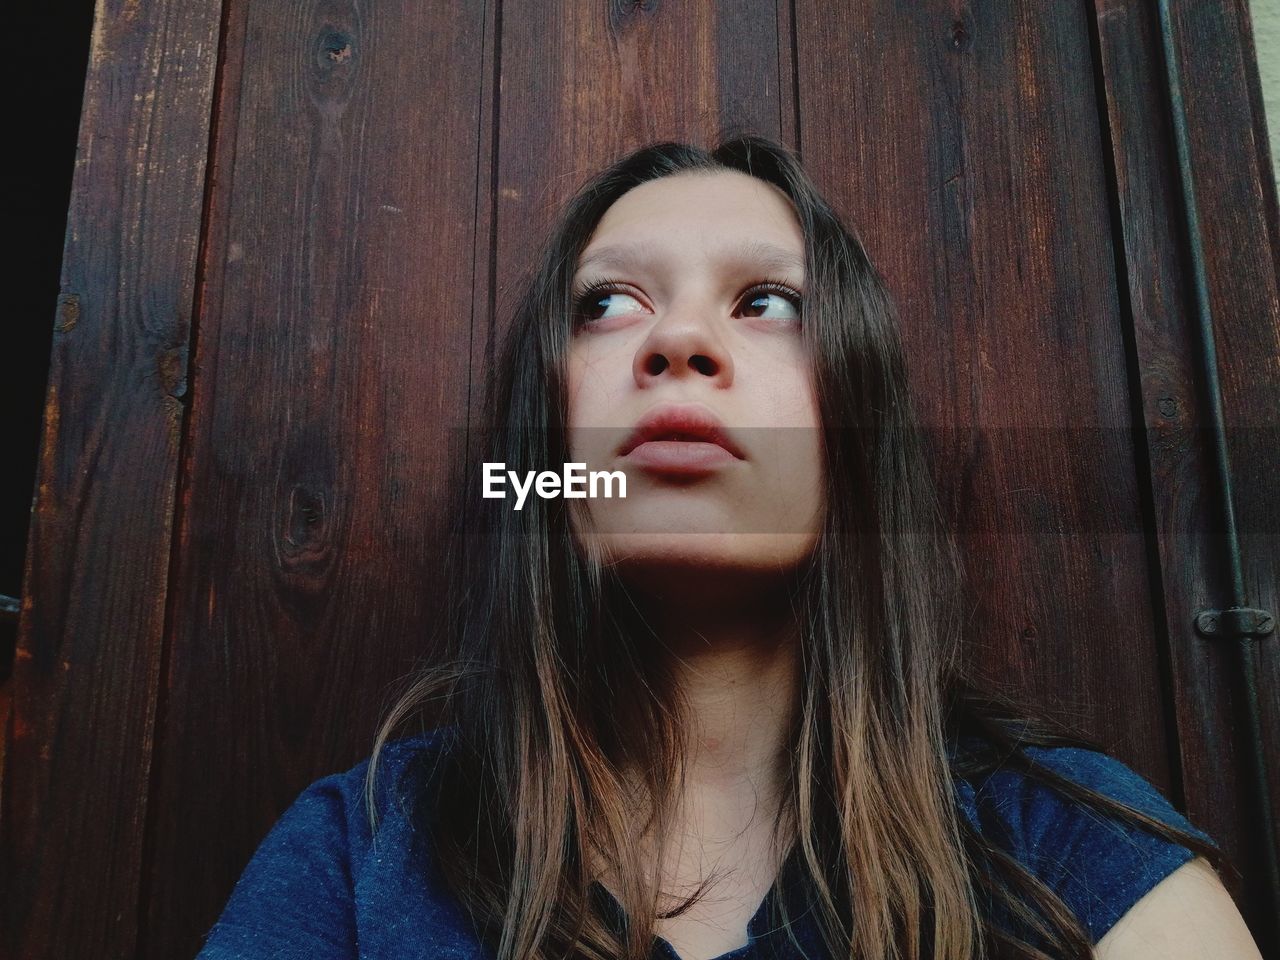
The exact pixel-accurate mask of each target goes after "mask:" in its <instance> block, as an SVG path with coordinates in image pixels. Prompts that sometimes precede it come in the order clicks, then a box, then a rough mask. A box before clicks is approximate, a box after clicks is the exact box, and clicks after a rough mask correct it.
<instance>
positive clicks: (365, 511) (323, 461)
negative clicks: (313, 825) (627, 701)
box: [139, 0, 492, 958]
mask: <svg viewBox="0 0 1280 960" xmlns="http://www.w3.org/2000/svg"><path fill="white" fill-rule="evenodd" d="M485 10H486V6H485V5H482V4H464V5H453V6H441V5H433V4H421V3H412V2H407V0H406V2H398V3H396V2H393V3H380V4H376V5H372V6H370V5H364V4H355V3H346V2H323V3H310V2H290V3H280V2H251V0H243V2H235V3H233V4H232V5H231V8H230V13H229V17H228V27H227V39H226V44H225V60H224V65H223V82H222V85H221V89H220V92H219V97H218V111H217V121H216V122H217V126H216V131H217V133H216V144H215V154H214V158H215V159H214V167H213V185H214V186H213V190H212V193H211V199H210V208H209V219H208V231H209V241H208V251H209V253H208V275H207V276H208V280H207V283H206V285H205V291H204V309H203V311H202V313H201V315H200V317H199V336H198V339H197V348H196V357H195V360H196V372H195V375H194V378H193V383H192V430H191V443H190V447H189V452H188V455H187V456H186V457H185V458H184V470H185V475H186V484H185V495H184V498H183V506H182V514H181V523H180V526H179V528H178V531H177V538H176V547H175V553H176V557H175V582H174V593H175V602H174V616H173V625H172V650H173V652H172V657H171V659H170V664H169V671H168V675H167V677H166V694H167V699H166V704H167V706H166V709H165V710H164V711H163V717H162V722H161V724H160V728H159V733H158V741H159V743H158V768H157V773H156V788H155V795H156V797H157V807H156V810H157V815H156V816H155V817H154V818H153V820H152V823H151V831H152V835H153V840H154V842H153V847H154V856H153V858H152V859H151V861H150V862H149V864H148V869H149V872H150V878H151V884H150V892H149V896H148V897H147V898H146V900H145V901H144V904H143V911H144V917H145V919H146V924H147V929H148V932H149V938H148V940H147V941H146V943H145V949H143V950H141V951H140V954H139V955H140V956H148V957H157V958H160V957H176V956H192V955H194V954H195V952H196V950H197V949H198V947H199V945H200V938H201V937H202V936H203V935H204V934H205V933H206V932H207V930H208V928H209V927H210V926H211V925H212V923H213V922H214V920H215V919H216V917H217V915H218V913H219V911H220V910H221V909H222V907H223V905H224V904H225V902H226V899H227V896H228V895H229V894H230V891H231V888H232V886H233V884H234V882H235V880H236V878H237V877H238V876H239V874H240V872H241V870H242V869H243V867H244V865H245V863H246V862H247V860H248V858H249V856H250V854H251V853H252V852H253V850H254V848H255V847H256V846H257V844H258V843H259V841H261V839H262V837H263V836H264V835H265V834H266V832H267V830H268V829H269V828H270V826H271V825H272V823H273V822H274V821H275V820H276V818H277V817H278V816H279V814H280V813H281V812H282V811H283V810H284V809H285V808H286V807H287V806H288V805H289V803H291V802H292V801H293V799H294V798H295V797H296V796H297V794H298V792H299V791H301V790H302V789H303V788H304V787H305V786H306V785H307V784H308V783H309V782H310V781H312V780H314V779H315V778H317V777H319V776H322V775H324V774H326V773H330V772H333V771H335V770H340V769H345V768H346V767H348V766H350V765H352V764H354V763H355V762H357V761H358V760H359V759H361V758H362V757H364V756H366V755H367V754H368V753H369V750H370V747H371V745H372V738H373V734H374V732H375V728H376V722H377V721H378V720H379V719H380V718H381V716H382V712H383V710H384V709H385V708H386V706H388V705H389V702H390V698H391V691H392V685H393V682H394V681H396V680H398V679H399V678H400V677H402V675H403V674H404V673H405V672H406V671H408V670H409V669H410V668H411V667H412V665H413V660H414V658H415V657H419V656H422V655H425V654H427V653H428V646H429V643H430V628H431V626H432V624H433V623H434V622H435V619H436V618H435V617H434V616H433V613H434V611H436V610H437V609H438V605H439V604H441V603H444V602H447V598H445V597H442V596H440V594H439V591H438V589H437V586H436V585H437V584H438V583H439V579H440V577H439V573H440V565H441V563H442V561H443V558H442V557H440V556H439V555H438V553H437V552H436V551H437V547H438V544H439V543H440V542H441V539H440V536H439V526H440V524H441V523H443V520H444V518H443V517H442V516H441V515H440V509H439V507H440V504H441V502H442V501H443V496H444V494H446V493H447V492H448V487H449V485H450V483H451V481H452V475H451V471H452V469H453V465H454V464H453V461H454V458H455V456H456V453H457V448H458V446H459V443H460V441H461V440H462V439H463V438H464V436H465V430H466V423H467V414H468V410H467V402H468V391H469V389H470V384H469V370H470V356H469V354H470V349H471V329H472V324H473V323H474V322H475V321H476V317H477V314H479V315H480V317H481V319H483V313H484V311H483V309H482V308H483V303H484V300H483V299H482V298H481V299H477V297H476V292H477V290H479V291H480V292H481V293H483V291H484V283H483V282H478V280H477V277H478V276H479V275H482V274H483V272H484V270H485V260H484V257H483V251H484V250H485V249H487V246H488V243H487V239H486V238H485V236H484V231H483V229H482V230H481V235H480V236H479V237H478V236H477V232H476V207H477V202H478V194H479V193H480V192H481V191H483V190H484V189H486V188H487V174H486V172H485V164H484V162H483V161H482V160H481V159H478V158H481V157H482V156H483V154H484V153H485V152H487V151H488V149H489V145H488V133H487V130H486V127H485V122H484V121H485V120H486V117H487V110H485V111H480V110H479V109H478V107H479V104H480V103H481V102H482V98H483V97H485V96H486V95H487V93H486V91H487V90H488V85H489V84H488V80H487V75H486V73H485V70H486V69H487V66H486V65H487V64H488V63H489V60H488V57H487V54H486V50H487V49H488V47H487V44H488V41H487V40H486V37H487V36H488V35H489V32H490V31H491V30H492V22H491V21H490V22H486V21H485V19H484V17H485ZM491 15H492V11H491V10H490V16H491Z"/></svg>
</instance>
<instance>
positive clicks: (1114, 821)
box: [957, 746, 1213, 943]
mask: <svg viewBox="0 0 1280 960" xmlns="http://www.w3.org/2000/svg"><path fill="white" fill-rule="evenodd" d="M1021 753H1022V755H1023V756H1024V757H1025V762H1018V761H1017V760H1016V759H1009V758H1005V759H1003V760H1001V761H998V762H994V763H991V764H988V765H985V766H983V767H979V772H977V773H975V774H973V775H968V776H962V777H961V778H960V779H959V780H958V782H957V795H958V798H959V800H960V806H961V808H962V810H963V812H964V813H965V815H966V816H967V818H968V819H969V821H970V823H971V825H973V826H974V827H975V828H976V829H977V830H978V831H979V832H980V833H981V834H983V836H984V837H986V838H987V839H988V840H989V841H991V842H993V843H995V844H996V845H997V846H999V847H1001V848H1002V849H1004V850H1005V851H1006V852H1007V853H1008V854H1010V855H1011V856H1012V857H1013V858H1014V859H1015V860H1017V861H1018V862H1019V863H1020V864H1021V865H1022V866H1023V867H1025V868H1026V869H1027V870H1028V872H1030V873H1031V874H1032V875H1033V876H1035V877H1036V878H1037V879H1039V880H1040V881H1042V882H1043V883H1045V884H1046V885H1047V886H1048V887H1049V888H1050V889H1051V890H1053V891H1054V893H1056V894H1057V895H1058V896H1059V897H1061V898H1062V899H1063V900H1064V901H1065V902H1066V904H1067V906H1068V907H1070V908H1071V909H1072V911H1073V912H1074V913H1075V914H1076V916H1077V917H1079V918H1080V920H1081V922H1082V923H1084V925H1085V927H1086V929H1088V931H1089V932H1090V934H1091V936H1092V939H1093V942H1094V943H1097V941H1098V940H1100V939H1101V938H1102V935H1103V934H1105V933H1106V932H1107V930H1109V929H1110V928H1111V926H1112V925H1114V924H1115V922H1116V921H1117V920H1119V918H1120V917H1121V916H1123V915H1124V914H1125V912H1127V911H1128V909H1129V908H1130V907H1131V906H1132V905H1133V904H1134V903H1136V902H1137V901H1138V900H1139V899H1141V897H1142V896H1143V895H1145V894H1146V893H1147V892H1148V891H1150V890H1151V889H1152V888H1153V887H1154V886H1155V885H1156V884H1157V883H1159V882H1160V881H1161V880H1163V879H1164V878H1165V877H1167V876H1168V875H1169V874H1171V873H1172V872H1173V871H1174V870H1176V869H1177V868H1179V867H1181V866H1182V865H1183V864H1185V863H1187V862H1189V861H1190V860H1192V859H1193V858H1194V857H1195V856H1196V851H1194V850H1193V849H1191V848H1189V847H1187V846H1184V845H1183V844H1182V843H1180V842H1178V841H1176V840H1173V839H1169V838H1166V837H1164V836H1161V835H1160V834H1159V833H1158V832H1157V831H1155V830H1152V829H1150V828H1149V827H1146V826H1143V825H1141V824H1138V823H1135V822H1133V821H1132V820H1131V819H1128V818H1126V817H1125V816H1123V815H1121V814H1119V813H1118V812H1117V811H1115V810H1112V809H1108V806H1109V805H1108V804H1107V803H1106V802H1105V801H1113V802H1115V803H1118V804H1121V805H1123V806H1124V807H1126V808H1129V809H1130V810H1133V811H1137V812H1138V813H1139V814H1142V815H1144V816H1146V817H1149V818H1151V819H1152V820H1155V821H1157V822H1158V823H1159V824H1162V825H1164V826H1166V827H1170V828H1172V829H1174V830H1177V831H1182V832H1184V833H1186V834H1190V835H1191V836H1194V837H1196V838H1198V839H1200V840H1202V841H1205V842H1208V843H1210V844H1212V842H1213V841H1212V839H1211V838H1210V837H1209V836H1208V835H1207V834H1205V833H1204V832H1203V831H1201V830H1199V829H1197V828H1196V827H1195V826H1194V825H1192V824H1191V823H1190V821H1188V819H1187V818H1186V816H1185V815H1184V814H1182V813H1181V812H1180V811H1179V810H1178V809H1177V808H1175V807H1174V805H1173V804H1172V803H1171V802H1170V801H1169V800H1168V798H1167V797H1166V796H1165V795H1164V794H1163V793H1162V792H1161V791H1160V790H1159V789H1158V788H1157V787H1156V786H1155V784H1153V783H1152V782H1151V781H1150V780H1149V779H1147V778H1146V777H1144V776H1143V775H1141V774H1139V773H1138V772H1137V771H1136V770H1134V769H1133V768H1132V767H1130V766H1129V765H1128V764H1126V763H1124V762H1123V761H1121V760H1119V759H1117V758H1116V757H1114V756H1112V755H1110V754H1108V753H1105V752H1103V751H1101V750H1096V749H1092V748H1089V747H1082V746H1027V747H1024V748H1023V749H1022V751H1021ZM1064 782H1065V783H1064ZM1072 785H1074V786H1075V787H1082V788H1084V789H1085V790H1087V791H1091V792H1092V793H1094V794H1098V795H1100V796H1101V797H1102V798H1104V802H1103V803H1100V804H1099V803H1091V802H1088V801H1086V800H1082V799H1080V798H1078V797H1075V796H1072Z"/></svg>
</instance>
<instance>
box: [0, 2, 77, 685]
mask: <svg viewBox="0 0 1280 960" xmlns="http://www.w3.org/2000/svg"><path fill="white" fill-rule="evenodd" d="M93 10H94V4H93V3H92V0H51V2H48V3H41V4H30V5H23V4H20V5H18V6H17V7H14V8H13V9H12V10H11V11H10V18H11V24H12V26H13V27H14V31H13V33H12V36H13V37H14V38H18V39H19V41H20V42H18V43H16V44H13V45H11V49H10V53H9V56H8V57H6V66H5V71H6V83H5V86H6V87H7V89H8V90H9V91H10V97H11V100H10V102H11V103H13V104H14V105H15V110H16V113H17V117H16V122H12V123H11V124H10V125H9V128H8V129H9V133H10V136H11V141H10V142H11V143H12V144H13V145H14V147H15V149H14V150H12V154H13V156H14V169H15V170H16V176H15V177H14V179H13V180H11V181H10V182H9V184H8V189H7V190H6V201H5V207H6V210H5V213H6V216H5V227H6V232H7V233H8V235H9V241H10V242H9V244H8V248H9V250H10V253H9V255H8V259H9V263H8V267H9V271H10V272H9V276H10V278H11V279H10V286H9V290H10V295H11V297H12V299H11V300H10V301H9V310H8V323H7V324H6V327H7V328H8V330H9V331H10V332H9V337H10V338H11V339H10V341H9V342H8V344H6V349H5V350H4V351H3V352H2V353H0V356H2V357H3V360H2V361H0V363H2V364H3V366H2V367H0V371H3V372H2V373H0V379H2V380H3V384H4V400H3V403H4V431H5V437H4V447H5V450H4V460H5V462H6V463H7V464H9V466H8V468H7V470H6V472H7V473H8V475H9V483H8V484H7V486H8V488H9V492H8V493H7V494H6V495H5V497H4V500H3V502H0V679H7V678H8V676H9V675H10V673H11V671H12V668H13V655H14V643H15V641H16V639H17V630H18V601H19V598H20V597H21V595H22V574H23V558H24V556H25V554H26V546H27V527H28V524H29V523H30V520H31V503H32V496H33V493H34V489H35V473H36V462H37V458H38V455H39V447H40V432H41V423H42V419H43V417H42V411H43V409H44V396H45V386H46V381H47V378H48V373H49V350H50V345H51V342H52V336H53V316H54V309H55V305H56V300H57V296H58V286H59V274H60V272H61V269H62V245H63V238H64V236H65V233H66V226H67V206H68V204H69V201H70V196H71V177H72V172H73V171H74V169H75V158H76V140H77V134H78V131H79V126H80V105H81V101H82V98H83V96H84V79H85V72H86V69H87V67H88V62H89V41H90V37H91V35H92V31H93Z"/></svg>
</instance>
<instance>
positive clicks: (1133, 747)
mask: <svg viewBox="0 0 1280 960" xmlns="http://www.w3.org/2000/svg"><path fill="white" fill-rule="evenodd" d="M796 22H797V24H798V30H799V33H798V37H797V48H798V51H799V53H798V60H799V66H800V97H799V99H800V103H801V107H802V109H801V116H800V137H801V139H802V141H803V143H804V145H805V154H806V158H807V160H808V161H809V163H810V165H811V166H812V167H813V168H814V169H815V172H816V173H817V174H818V176H819V178H820V180H821V181H822V184H821V185H822V186H823V188H824V189H825V190H826V192H827V193H828V195H830V196H831V197H832V198H833V199H834V202H835V203H836V205H837V207H838V209H840V210H841V211H842V212H844V213H846V214H847V215H848V219H849V220H850V221H851V222H852V223H853V224H854V225H855V226H856V227H858V228H859V229H860V231H861V232H862V234H863V237H864V240H865V242H866V244H867V247H868V249H869V251H870V253H871V255H872V258H873V260H875V262H876V263H877V264H878V265H879V266H880V269H881V271H882V272H883V273H884V274H885V276H886V278H887V280H888V283H889V286H890V288H891V289H892V291H893V293H894V295H895V297H896V299H897V301H898V304H899V308H900V313H901V319H902V326H903V329H904V336H905V338H906V345H907V351H908V356H909V365H910V367H911V373H912V377H913V381H914V387H915V395H916V397H917V398H918V402H919V407H920V413H921V417H922V419H923V420H924V422H925V424H926V426H927V427H928V429H929V430H930V431H931V439H932V440H933V442H934V444H935V447H936V454H937V456H936V464H937V466H936V471H937V475H938V478H939V481H940V484H941V487H942V490H943V496H944V503H945V504H946V506H947V508H948V513H949V516H950V518H951V521H952V523H953V524H954V525H955V528H956V529H957V530H958V531H959V535H960V539H961V544H962V547H963V548H964V550H965V561H966V564H967V567H968V571H969V574H970V578H971V583H970V590H971V594H972V596H971V601H970V606H971V609H970V617H969V620H968V629H969V633H970V637H971V641H972V644H973V647H972V654H973V657H974V660H975V662H976V663H977V664H978V666H979V667H980V669H981V672H983V673H985V674H986V675H987V676H989V677H992V678H994V679H996V680H998V681H1001V682H1003V683H1004V684H1006V685H1012V686H1015V687H1016V688H1018V689H1019V691H1020V692H1022V693H1024V694H1025V695H1027V696H1029V697H1030V698H1031V699H1033V700H1034V701H1036V702H1039V703H1042V704H1044V705H1046V706H1048V707H1049V708H1050V709H1052V710H1053V711H1054V712H1055V713H1057V714H1058V715H1059V716H1061V717H1063V718H1064V719H1067V720H1069V721H1072V722H1074V723H1076V724H1077V725H1078V726H1080V727H1082V728H1084V730H1085V731H1086V732H1088V733H1090V734H1092V735H1093V736H1094V737H1096V738H1097V739H1098V740H1100V741H1101V742H1102V743H1103V745H1104V746H1106V747H1107V748H1108V749H1109V750H1110V751H1111V752H1113V753H1114V754H1116V755H1117V756H1119V757H1120V758H1121V759H1123V760H1125V761H1127V762H1129V763H1131V764H1133V765H1134V766H1135V767H1136V768H1137V769H1138V770H1139V771H1141V772H1142V773H1143V774H1145V775H1146V776H1148V777H1150V778H1151V779H1152V780H1153V781H1154V782H1155V783H1156V784H1157V785H1158V786H1160V787H1162V788H1163V789H1166V790H1168V789H1169V788H1170V786H1171V771H1170V769H1169V766H1168V762H1167V742H1166V732H1165V728H1164V722H1163V716H1164V710H1165V699H1164V695H1163V692H1162V688H1161V678H1160V674H1159V671H1158V645H1157V635H1156V629H1155V623H1154V620H1153V599H1152V595H1151V583H1150V576H1151V570H1150V568H1149V561H1148V556H1147V546H1146V542H1145V537H1144V532H1143V527H1142V523H1141V515H1140V513H1139V503H1140V500H1139V498H1140V496H1141V490H1140V487H1139V484H1138V481H1137V472H1136V464H1135V454H1134V449H1133V442H1134V438H1133V436H1132V435H1131V431H1130V420H1131V416H1132V414H1131V399H1130V395H1129V392H1130V384H1129V376H1128V372H1127V360H1126V349H1125V341H1124V336H1123V326H1122V323H1121V320H1122V318H1121V312H1120V305H1119V299H1118V291H1117V285H1116V276H1115V251H1114V248H1113V245H1112V238H1111V236H1110V230H1109V215H1108V204H1107V186H1106V180H1105V175H1104V173H1105V167H1104V165H1103V163H1104V157H1103V151H1102V141H1101V127H1100V119H1099V115H1098V104H1097V103H1096V99H1095V92H1094V87H1093V84H1092V76H1093V60H1092V50H1091V46H1090V34H1089V23H1088V20H1087V19H1086V17H1085V15H1084V11H1083V10H1081V9H1078V8H1070V7H1058V6H1055V7H1054V8H1053V9H1052V11H1050V10H1049V8H1048V7H1040V6H1036V5H1027V4H1018V3H1011V2H1007V0H1005V2H985V3H981V4H976V3H974V4H963V3H951V2H938V0H934V2H927V3H920V4H913V5H912V6H911V8H910V11H906V10H905V9H904V8H903V7H902V6H901V5H900V4H893V3H883V2H882V3H870V4H863V5H859V6H858V7H857V8H856V10H855V9H853V8H849V9H848V11H847V12H844V13H842V14H841V15H840V16H838V17H833V16H832V15H831V13H830V11H829V9H828V8H825V7H823V6H822V5H820V4H815V3H813V2H810V0H797V15H796ZM885 78H891V79H890V81H889V82H885Z"/></svg>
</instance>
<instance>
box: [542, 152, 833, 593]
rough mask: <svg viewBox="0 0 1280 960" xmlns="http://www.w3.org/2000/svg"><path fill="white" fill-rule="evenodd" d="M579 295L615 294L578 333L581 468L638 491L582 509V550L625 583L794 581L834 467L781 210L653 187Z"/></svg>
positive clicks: (718, 182)
mask: <svg viewBox="0 0 1280 960" xmlns="http://www.w3.org/2000/svg"><path fill="white" fill-rule="evenodd" d="M574 280H575V288H574V289H575V298H576V295H577V294H579V293H581V292H582V291H583V290H584V289H585V288H587V287H589V286H591V285H595V284H601V282H603V281H608V282H607V283H604V284H603V285H597V286H595V287H594V289H591V290H590V291H589V292H588V293H587V294H586V296H585V297H583V298H582V299H581V300H580V301H579V311H580V312H579V316H577V317H576V318H574V321H573V322H574V325H575V326H574V332H573V334H572V340H571V345H570V349H569V356H568V370H567V376H568V389H569V396H568V416H569V432H570V440H569V443H570V449H571V453H572V460H573V462H580V463H585V464H586V470H587V471H597V470H609V471H615V470H620V471H622V472H623V473H624V474H625V475H626V491H627V495H626V498H625V499H621V498H617V497H616V487H615V496H614V497H613V498H605V497H595V498H588V499H585V500H582V501H580V503H581V504H583V505H584V509H585V512H586V516H587V518H588V523H587V529H582V527H581V526H580V525H579V524H578V523H577V522H575V534H576V536H577V537H578V539H579V543H580V544H581V543H583V542H584V541H585V542H586V543H589V544H590V545H591V547H592V548H594V549H596V550H598V551H599V554H600V556H601V559H602V560H603V561H604V562H605V563H609V564H616V565H618V568H619V570H620V572H623V573H625V572H628V571H637V572H638V571H643V572H645V573H647V574H653V573H658V572H663V571H665V572H667V573H675V574H677V575H678V576H684V577H687V576H692V574H693V573H694V572H695V571H696V572H697V573H698V574H699V575H703V574H706V573H708V572H714V571H721V572H724V573H726V574H728V573H730V572H733V571H745V572H751V573H755V574H759V573H774V572H778V573H781V572H783V571H786V570H790V569H792V568H794V567H796V566H797V565H798V564H799V563H801V562H802V561H803V560H804V559H805V558H807V557H808V556H809V555H810V554H811V553H812V550H813V546H814V543H815V542H816V539H817V533H818V530H819V524H820V521H821V514H822V472H823V469H824V467H823V462H822V453H821V442H820V430H819V426H820V420H819V413H818V406H817V401H816V399H815V396H814V390H813V385H812V382H811V376H810V369H809V362H808V357H807V354H806V351H805V349H804V345H803V340H802V336H801V328H800V325H801V323H802V322H803V321H802V320H801V319H800V311H799V309H798V298H797V295H799V294H802V293H803V292H804V283H805V276H804V244H803V235H802V233H801V229H800V224H799V222H798V220H797V219H796V216H795V213H794V212H793V209H792V207H791V204H790V201H789V200H788V199H787V197H786V196H785V194H783V193H782V192H781V191H780V190H778V189H777V188H776V187H774V186H773V185H772V184H768V183H765V182H764V181H762V180H758V179H756V178H754V177H751V176H748V175H746V174H741V173H736V172H732V171H726V172H716V173H696V174H678V175H675V176H669V177H665V178H663V179H660V180H655V181H649V182H646V183H644V184H641V185H640V186H638V187H634V188H633V189H631V190H629V191H628V192H627V193H625V194H624V195H623V196H622V197H620V198H619V199H618V200H617V201H616V202H615V203H614V204H613V206H611V207H610V208H609V209H608V211H607V212H606V213H605V215H604V217H603V218H602V219H601V221H600V223H599V225H598V226H597V228H596V230H595V233H594V234H593V235H592V237H591V239H590V240H589V241H588V243H587V246H586V248H585V249H584V250H583V253H582V256H581V257H580V258H579V261H578V269H577V272H576V274H575V276H574ZM717 424H718V425H719V427H717ZM717 430H719V431H720V432H719V433H717Z"/></svg>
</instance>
